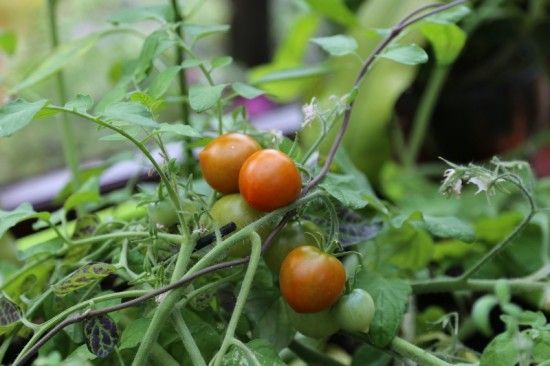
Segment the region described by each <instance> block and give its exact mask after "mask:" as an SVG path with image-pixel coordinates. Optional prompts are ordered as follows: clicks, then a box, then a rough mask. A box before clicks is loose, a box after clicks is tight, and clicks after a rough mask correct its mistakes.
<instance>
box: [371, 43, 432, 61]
mask: <svg viewBox="0 0 550 366" xmlns="http://www.w3.org/2000/svg"><path fill="white" fill-rule="evenodd" d="M379 57H383V58H387V59H389V60H393V61H395V62H399V63H401V64H404V65H418V64H423V63H425V62H428V54H427V53H426V51H424V50H423V49H422V48H421V47H419V46H417V45H415V44H409V45H404V46H403V45H396V46H391V47H388V48H386V50H385V51H383V52H382V53H381V54H380V56H379Z"/></svg>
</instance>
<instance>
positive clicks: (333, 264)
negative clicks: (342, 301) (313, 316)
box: [279, 245, 346, 313]
mask: <svg viewBox="0 0 550 366" xmlns="http://www.w3.org/2000/svg"><path fill="white" fill-rule="evenodd" d="M345 282H346V271H345V269H344V266H343V264H342V262H340V261H339V260H338V259H337V258H336V257H334V256H333V255H330V254H327V253H324V252H322V251H321V250H320V249H319V248H317V247H314V246H310V245H304V246H301V247H298V248H296V249H294V250H292V251H291V252H290V253H289V254H288V256H287V257H286V258H285V260H284V261H283V263H282V264H281V270H280V272H279V286H280V288H281V293H282V295H283V298H284V299H285V300H286V302H287V303H288V304H289V305H290V307H292V309H294V310H295V311H296V312H298V313H315V312H318V311H322V310H325V309H327V308H329V307H330V306H331V305H333V304H334V303H335V302H336V301H338V299H339V298H340V296H341V295H342V291H343V290H344V286H345Z"/></svg>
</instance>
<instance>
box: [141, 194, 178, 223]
mask: <svg viewBox="0 0 550 366" xmlns="http://www.w3.org/2000/svg"><path fill="white" fill-rule="evenodd" d="M147 211H148V212H149V218H150V219H151V221H152V222H153V224H155V225H157V224H158V225H162V226H164V227H170V226H173V225H175V224H176V223H177V222H178V214H177V212H176V209H175V208H174V206H173V205H172V202H170V201H169V200H162V201H159V202H156V203H151V204H150V205H149V207H148V208H147Z"/></svg>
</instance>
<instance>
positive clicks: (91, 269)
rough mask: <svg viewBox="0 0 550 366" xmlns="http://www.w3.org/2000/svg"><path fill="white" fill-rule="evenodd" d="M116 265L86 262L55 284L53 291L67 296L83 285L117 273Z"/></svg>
mask: <svg viewBox="0 0 550 366" xmlns="http://www.w3.org/2000/svg"><path fill="white" fill-rule="evenodd" d="M115 272H116V267H115V266H113V265H112V264H108V263H92V264H86V265H84V266H83V267H81V268H79V269H77V270H76V271H74V272H73V273H72V274H70V275H69V276H68V277H66V278H64V279H63V280H61V281H60V282H58V283H57V284H55V285H54V286H53V292H54V293H55V294H56V295H57V296H65V295H67V294H69V293H71V292H74V291H76V290H78V289H80V288H82V287H86V286H89V285H91V284H92V283H95V282H96V281H97V280H100V279H102V278H105V277H107V276H108V275H110V274H112V273H115Z"/></svg>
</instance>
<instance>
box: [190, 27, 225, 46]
mask: <svg viewBox="0 0 550 366" xmlns="http://www.w3.org/2000/svg"><path fill="white" fill-rule="evenodd" d="M228 30H229V25H227V24H208V25H202V24H184V25H183V32H184V33H185V35H187V36H189V37H191V38H192V39H193V43H195V42H196V41H198V40H199V39H201V38H204V37H208V36H211V35H213V34H217V33H225V32H227V31H228Z"/></svg>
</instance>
